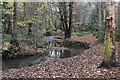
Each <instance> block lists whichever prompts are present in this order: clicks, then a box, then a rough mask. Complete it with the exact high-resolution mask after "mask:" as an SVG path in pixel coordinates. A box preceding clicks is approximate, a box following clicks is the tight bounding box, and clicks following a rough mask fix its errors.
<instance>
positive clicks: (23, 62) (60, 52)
mask: <svg viewBox="0 0 120 80" xmlns="http://www.w3.org/2000/svg"><path fill="white" fill-rule="evenodd" d="M49 38H50V39H51V40H53V37H49ZM45 39H48V38H46V37H45ZM51 40H50V41H51ZM48 41H49V40H48ZM84 50H85V49H83V48H82V49H77V48H66V47H60V46H59V45H57V46H56V45H55V44H54V45H53V43H52V46H51V44H50V47H49V48H48V50H46V51H45V52H44V53H42V54H41V53H39V54H38V55H35V56H29V57H26V58H22V59H7V60H2V69H3V70H7V69H12V68H22V67H29V66H33V65H36V64H39V63H40V62H41V61H49V60H56V59H59V58H68V57H72V56H76V55H80V54H81V53H83V51H84Z"/></svg>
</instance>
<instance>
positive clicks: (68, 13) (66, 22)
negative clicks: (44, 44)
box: [59, 2, 73, 39]
mask: <svg viewBox="0 0 120 80" xmlns="http://www.w3.org/2000/svg"><path fill="white" fill-rule="evenodd" d="M68 5H69V6H68V7H69V8H68V7H67V3H66V2H61V3H60V6H59V11H60V20H61V24H62V26H63V30H64V32H65V39H66V38H71V31H72V17H73V15H72V12H73V2H69V3H68Z"/></svg>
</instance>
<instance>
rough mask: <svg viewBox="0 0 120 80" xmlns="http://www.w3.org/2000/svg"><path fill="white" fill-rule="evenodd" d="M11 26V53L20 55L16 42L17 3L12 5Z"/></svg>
mask: <svg viewBox="0 0 120 80" xmlns="http://www.w3.org/2000/svg"><path fill="white" fill-rule="evenodd" d="M13 6H14V9H13V26H12V36H11V41H10V44H11V53H12V54H13V56H14V55H16V54H19V53H20V47H19V43H18V40H17V2H14V3H13Z"/></svg>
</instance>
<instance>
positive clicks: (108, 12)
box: [100, 0, 116, 68]
mask: <svg viewBox="0 0 120 80" xmlns="http://www.w3.org/2000/svg"><path fill="white" fill-rule="evenodd" d="M105 5H106V7H105V37H104V56H103V62H102V64H101V65H100V67H105V68H111V67H113V66H115V65H116V59H115V2H114V0H110V1H109V2H106V4H105Z"/></svg>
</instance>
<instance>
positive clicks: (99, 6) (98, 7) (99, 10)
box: [97, 2, 101, 38]
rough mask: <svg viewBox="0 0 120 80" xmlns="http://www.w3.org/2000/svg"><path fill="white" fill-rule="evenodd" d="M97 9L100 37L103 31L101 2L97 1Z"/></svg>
mask: <svg viewBox="0 0 120 80" xmlns="http://www.w3.org/2000/svg"><path fill="white" fill-rule="evenodd" d="M97 11H98V38H99V37H100V31H101V3H100V2H97Z"/></svg>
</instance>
